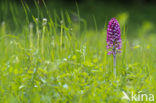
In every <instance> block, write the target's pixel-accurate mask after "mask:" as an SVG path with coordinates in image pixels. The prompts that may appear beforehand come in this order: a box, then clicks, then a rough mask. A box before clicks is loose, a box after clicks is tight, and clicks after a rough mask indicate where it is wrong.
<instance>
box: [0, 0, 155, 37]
mask: <svg viewBox="0 0 156 103" xmlns="http://www.w3.org/2000/svg"><path fill="white" fill-rule="evenodd" d="M36 1H37V2H38V4H39V5H40V10H41V11H42V12H43V13H45V14H43V16H44V17H46V13H47V12H46V10H45V7H44V4H43V2H42V0H36ZM0 2H1V3H0V4H1V6H0V8H1V9H0V21H1V22H2V21H10V23H9V25H13V26H12V29H13V30H15V29H17V26H16V28H14V27H15V26H14V25H19V27H21V26H22V23H23V22H24V21H23V19H22V18H23V17H24V16H25V12H24V9H22V8H23V7H22V4H21V0H0ZM23 2H26V3H27V4H28V5H29V13H28V15H29V18H30V20H32V17H31V16H32V15H31V14H33V15H34V16H36V17H37V16H38V14H37V12H36V6H35V3H34V2H33V1H32V0H23ZM45 3H46V5H47V9H48V10H49V11H50V12H51V14H58V16H60V15H61V12H60V11H63V12H65V11H68V12H69V13H70V16H71V18H72V20H73V21H74V22H77V21H80V22H81V21H82V22H83V21H85V22H86V24H87V27H88V28H90V29H104V26H105V25H106V23H107V22H108V21H109V20H110V18H112V17H116V18H120V19H121V20H119V21H120V25H122V24H123V25H124V26H125V27H126V32H127V34H128V37H129V38H130V37H133V36H134V37H136V36H138V35H137V34H138V33H140V34H141V33H142V30H143V29H144V28H146V29H144V33H145V34H146V35H147V34H148V35H150V34H155V32H156V30H155V29H154V27H155V25H156V19H155V18H156V14H155V10H156V1H155V0H77V1H76V0H45ZM8 4H10V5H8ZM12 5H14V6H15V7H16V8H13V7H12ZM78 10H79V11H78ZM78 13H79V15H80V18H79V17H78ZM59 14H60V15H59ZM51 16H52V17H54V15H51ZM15 18H18V20H16V19H15ZM12 19H13V20H12ZM12 21H14V23H13V22H12ZM21 22H22V23H21ZM95 24H96V25H95Z"/></svg>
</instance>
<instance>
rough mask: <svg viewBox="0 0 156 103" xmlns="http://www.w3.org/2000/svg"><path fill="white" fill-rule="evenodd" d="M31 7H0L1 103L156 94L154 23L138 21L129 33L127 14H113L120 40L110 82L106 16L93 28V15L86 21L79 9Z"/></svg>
mask: <svg viewBox="0 0 156 103" xmlns="http://www.w3.org/2000/svg"><path fill="white" fill-rule="evenodd" d="M36 8H37V9H31V8H30V7H29V6H28V5H26V4H23V8H22V7H21V6H19V5H17V4H14V3H9V4H8V3H6V4H5V3H4V4H3V5H1V7H0V11H1V12H0V13H1V14H3V15H1V21H3V22H1V25H0V58H1V59H0V103H18V102H19V103H21V102H22V103H57V102H59V103H60V102H61V103H62V102H64V103H67V102H72V103H73V102H75V103H127V102H128V101H127V100H122V99H121V98H122V97H123V91H125V92H126V93H127V94H128V95H130V93H131V92H132V91H133V92H135V93H137V92H138V91H142V92H144V93H147V94H153V95H156V89H155V87H156V76H155V73H156V69H155V68H156V63H155V62H156V58H155V57H156V46H155V44H156V41H155V39H156V33H155V32H152V30H153V29H152V28H153V27H154V25H153V23H151V22H143V24H141V26H140V27H139V28H140V29H138V28H133V29H134V30H135V31H137V33H135V34H128V32H127V31H126V30H127V27H129V25H128V21H129V20H130V19H131V14H130V13H128V12H121V13H116V14H114V15H115V16H116V17H117V18H118V19H119V22H120V25H121V27H122V28H121V31H122V34H121V35H122V41H123V42H122V43H123V45H122V52H121V54H119V55H118V56H117V79H116V80H115V79H114V76H113V64H112V60H113V59H112V56H108V55H107V51H106V26H107V20H105V19H104V20H103V21H101V22H102V23H103V25H104V29H98V25H99V23H98V22H96V18H95V17H92V19H90V21H91V22H88V23H87V21H86V20H85V19H84V18H83V17H81V16H80V12H79V10H78V9H77V10H75V12H70V11H67V10H66V11H65V10H62V11H59V12H58V10H54V12H53V13H51V12H50V11H49V9H48V8H46V7H45V8H42V7H40V6H38V5H36ZM77 8H78V7H77ZM105 16H106V15H105ZM108 19H109V18H108ZM88 21H89V20H88ZM89 23H91V24H92V25H93V27H94V28H88V26H87V25H90V24H89ZM132 24H133V23H132ZM132 24H131V25H132ZM132 26H133V25H132ZM131 30H132V29H131ZM149 34H150V35H149ZM127 35H133V38H131V39H127ZM144 36H146V38H142V37H144ZM140 37H141V38H140Z"/></svg>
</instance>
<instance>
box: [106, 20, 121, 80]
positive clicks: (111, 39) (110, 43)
mask: <svg viewBox="0 0 156 103" xmlns="http://www.w3.org/2000/svg"><path fill="white" fill-rule="evenodd" d="M107 49H108V50H109V52H108V55H110V54H113V57H114V58H113V59H114V75H115V78H116V54H117V53H118V52H121V51H120V50H121V32H120V25H119V23H118V21H117V20H116V19H115V18H112V19H111V20H110V21H109V24H108V28H107Z"/></svg>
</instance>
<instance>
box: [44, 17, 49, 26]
mask: <svg viewBox="0 0 156 103" xmlns="http://www.w3.org/2000/svg"><path fill="white" fill-rule="evenodd" d="M47 21H48V20H47V19H46V18H43V26H45V25H46V24H47Z"/></svg>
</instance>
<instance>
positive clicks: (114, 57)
mask: <svg viewBox="0 0 156 103" xmlns="http://www.w3.org/2000/svg"><path fill="white" fill-rule="evenodd" d="M113 59H114V76H115V79H116V54H114V55H113Z"/></svg>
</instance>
